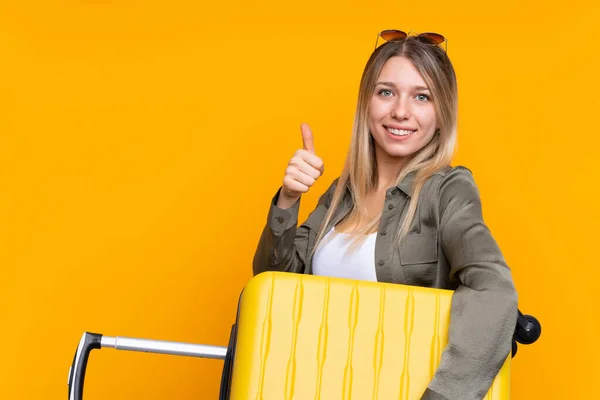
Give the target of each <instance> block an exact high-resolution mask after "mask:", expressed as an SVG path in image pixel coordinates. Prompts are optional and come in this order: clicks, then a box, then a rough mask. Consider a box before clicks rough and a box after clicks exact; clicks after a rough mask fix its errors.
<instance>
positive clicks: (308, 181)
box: [290, 169, 315, 187]
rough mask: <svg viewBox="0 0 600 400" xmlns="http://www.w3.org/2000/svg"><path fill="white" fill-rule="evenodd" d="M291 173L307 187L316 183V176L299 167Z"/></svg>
mask: <svg viewBox="0 0 600 400" xmlns="http://www.w3.org/2000/svg"><path fill="white" fill-rule="evenodd" d="M290 175H291V177H292V178H294V180H295V181H296V182H298V183H301V184H302V185H305V186H307V187H311V186H312V185H314V184H315V178H313V177H312V176H310V175H307V174H305V173H304V172H302V171H299V170H297V169H296V170H294V171H292V172H291V174H290Z"/></svg>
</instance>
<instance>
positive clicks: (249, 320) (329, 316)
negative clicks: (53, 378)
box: [68, 272, 541, 400]
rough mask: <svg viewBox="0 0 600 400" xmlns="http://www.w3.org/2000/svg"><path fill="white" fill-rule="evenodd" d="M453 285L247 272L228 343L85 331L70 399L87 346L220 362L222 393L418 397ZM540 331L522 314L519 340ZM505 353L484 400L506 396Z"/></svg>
mask: <svg viewBox="0 0 600 400" xmlns="http://www.w3.org/2000/svg"><path fill="white" fill-rule="evenodd" d="M452 293H453V292H452V291H449V290H441V289H429V288H421V287H416V286H405V285H397V284H388V283H377V282H366V281H355V280H348V279H339V278H328V277H320V276H313V275H302V274H293V273H283V272H265V273H262V274H259V275H257V276H255V277H253V278H252V279H251V280H250V281H249V282H248V284H247V285H246V286H245V288H244V290H243V291H242V294H241V296H240V299H239V303H238V314H237V318H236V323H235V324H234V325H233V327H232V331H231V335H230V339H229V344H228V346H214V345H203V344H193V343H179V342H171V341H161V340H149V339H138V338H128V337H110V336H105V335H102V334H97V333H91V332H85V333H84V334H83V335H82V337H81V339H80V341H79V345H78V347H77V350H76V352H75V356H74V357H73V363H72V365H71V368H70V370H69V380H68V387H69V390H68V398H69V400H82V399H83V386H84V380H85V372H86V368H87V363H88V359H89V356H90V352H91V351H92V350H94V349H100V348H104V347H109V348H114V349H117V350H128V351H141V352H152V353H161V354H170V355H178V356H189V357H200V358H213V359H219V360H224V364H223V374H222V376H221V388H220V392H219V400H271V399H273V400H288V399H290V400H291V399H293V400H305V399H311V400H315V399H316V400H334V399H342V400H345V399H360V400H367V399H377V400H386V399H394V400H412V399H419V398H420V396H421V394H422V393H423V392H424V391H425V389H426V387H427V385H428V383H429V382H430V380H431V379H432V377H433V375H434V373H435V371H436V369H437V366H438V363H439V361H440V359H441V355H442V352H443V350H444V348H445V346H446V343H447V340H448V337H447V334H448V327H449V323H450V306H451V300H452ZM540 335H541V325H540V324H539V321H537V319H536V318H535V317H533V316H531V315H523V314H521V312H520V311H519V318H518V320H517V325H516V327H515V334H514V336H513V351H512V356H513V357H514V355H515V354H516V351H517V345H516V343H517V342H519V343H523V344H531V343H534V342H535V341H536V340H537V339H538V338H539V336H540ZM510 366H511V355H509V356H508V357H507V359H506V361H505V363H504V365H503V366H502V368H501V369H500V371H499V373H498V374H497V376H496V378H495V379H494V381H493V383H492V386H491V388H490V390H489V392H488V393H487V395H486V397H485V399H486V400H505V399H509V395H510Z"/></svg>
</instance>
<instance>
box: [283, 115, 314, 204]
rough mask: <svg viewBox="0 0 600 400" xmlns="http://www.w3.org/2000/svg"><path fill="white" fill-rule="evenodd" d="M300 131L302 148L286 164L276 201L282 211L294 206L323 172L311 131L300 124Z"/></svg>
mask: <svg viewBox="0 0 600 400" xmlns="http://www.w3.org/2000/svg"><path fill="white" fill-rule="evenodd" d="M300 129H301V131H302V144H303V146H302V149H299V150H296V153H295V154H294V156H293V157H292V159H291V160H290V161H289V163H288V167H287V169H286V170H285V176H284V177H283V187H282V188H281V192H280V195H279V200H278V201H277V206H278V207H280V208H284V209H286V208H289V207H291V206H292V205H294V203H296V201H297V200H298V199H299V198H300V196H301V195H302V194H303V193H306V192H308V190H309V189H310V188H311V186H313V185H314V184H315V182H316V180H317V179H319V177H320V176H321V175H323V171H324V165H323V160H321V159H320V158H319V157H318V156H317V155H316V154H315V147H314V143H313V134H312V131H311V130H310V128H309V127H308V125H307V124H302V125H301V127H300Z"/></svg>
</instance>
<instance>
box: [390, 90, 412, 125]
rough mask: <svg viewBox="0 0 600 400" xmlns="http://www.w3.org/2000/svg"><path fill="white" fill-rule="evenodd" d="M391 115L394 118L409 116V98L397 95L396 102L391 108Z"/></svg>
mask: <svg viewBox="0 0 600 400" xmlns="http://www.w3.org/2000/svg"><path fill="white" fill-rule="evenodd" d="M392 117H393V118H395V119H399V120H403V119H408V118H410V105H409V100H408V99H406V98H404V97H401V96H399V97H398V100H397V101H396V104H394V107H393V108H392Z"/></svg>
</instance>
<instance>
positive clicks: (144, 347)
mask: <svg viewBox="0 0 600 400" xmlns="http://www.w3.org/2000/svg"><path fill="white" fill-rule="evenodd" d="M232 332H234V330H233V329H232ZM102 347H112V348H114V349H117V350H130V351H141V352H145V353H160V354H171V355H178V356H188V357H200V358H214V359H218V360H225V359H226V356H229V357H231V354H232V352H231V350H229V351H228V349H227V347H224V346H211V345H204V344H191V343H181V342H169V341H163V340H148V339H137V338H127V337H110V336H104V335H101V334H98V333H90V332H85V333H84V334H83V335H82V337H81V340H80V341H79V346H77V351H76V352H75V357H74V358H73V364H72V365H71V368H70V369H69V380H68V382H67V384H68V386H69V400H82V399H83V384H84V380H85V371H86V368H87V363H88V359H89V357H90V352H91V351H92V350H94V349H100V348H102ZM230 365H231V362H230V361H229V362H227V368H230Z"/></svg>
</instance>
